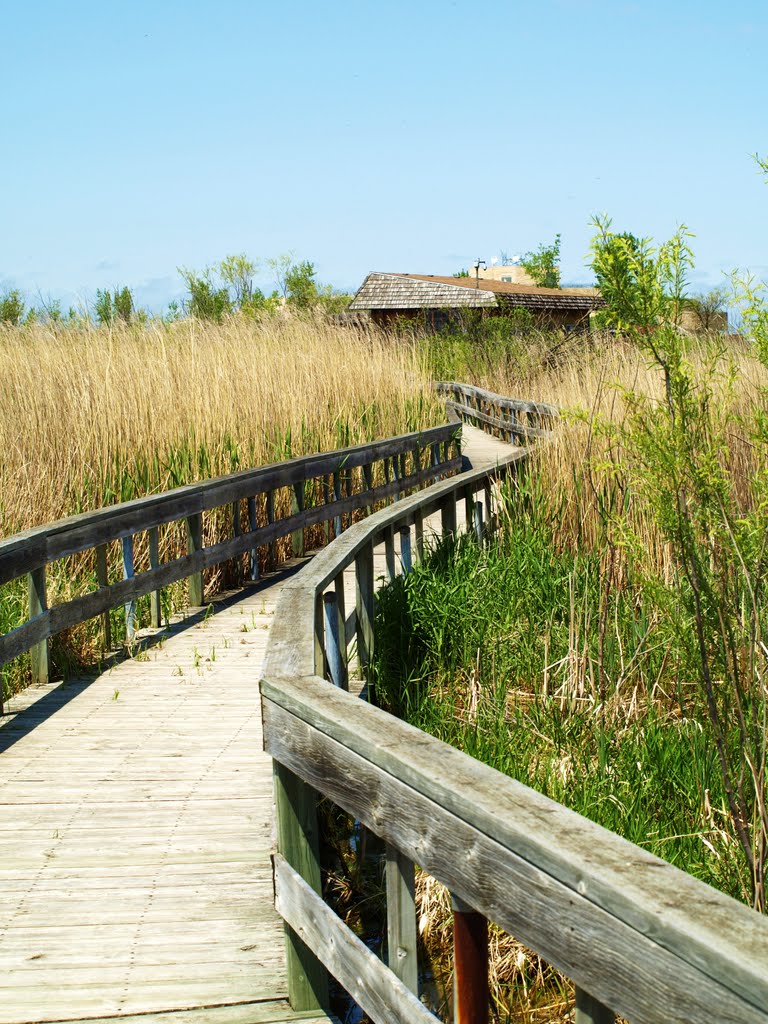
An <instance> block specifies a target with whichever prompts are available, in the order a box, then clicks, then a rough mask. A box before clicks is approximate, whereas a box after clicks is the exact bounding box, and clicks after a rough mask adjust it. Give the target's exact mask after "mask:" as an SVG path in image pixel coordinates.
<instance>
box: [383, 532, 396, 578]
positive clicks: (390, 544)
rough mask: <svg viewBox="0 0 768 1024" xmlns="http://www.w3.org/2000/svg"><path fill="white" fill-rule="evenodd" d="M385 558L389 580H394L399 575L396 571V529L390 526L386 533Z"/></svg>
mask: <svg viewBox="0 0 768 1024" xmlns="http://www.w3.org/2000/svg"><path fill="white" fill-rule="evenodd" d="M384 558H385V561H386V566H387V579H388V580H389V581H390V583H391V582H392V580H393V579H394V578H395V576H396V575H397V571H396V569H395V528H394V526H390V527H389V529H388V530H386V532H385V533H384Z"/></svg>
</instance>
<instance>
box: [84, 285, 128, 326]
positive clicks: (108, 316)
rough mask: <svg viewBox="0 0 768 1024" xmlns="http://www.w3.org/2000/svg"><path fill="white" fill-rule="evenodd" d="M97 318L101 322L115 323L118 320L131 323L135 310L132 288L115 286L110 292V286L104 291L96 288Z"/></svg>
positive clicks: (95, 308)
mask: <svg viewBox="0 0 768 1024" xmlns="http://www.w3.org/2000/svg"><path fill="white" fill-rule="evenodd" d="M93 308H94V312H95V313H96V319H97V320H98V321H99V323H100V324H113V323H115V322H116V321H117V320H122V321H123V322H124V323H130V322H131V320H132V319H133V315H134V312H135V308H134V303H133V295H132V294H131V289H130V288H128V287H125V288H115V290H114V291H113V292H110V290H109V289H108V288H105V289H104V291H102V290H101V289H100V288H97V289H96V302H95V303H94V307H93Z"/></svg>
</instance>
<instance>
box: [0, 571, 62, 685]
mask: <svg viewBox="0 0 768 1024" xmlns="http://www.w3.org/2000/svg"><path fill="white" fill-rule="evenodd" d="M27 597H28V599H29V609H28V611H29V618H30V619H36V618H37V616H38V615H42V614H43V612H46V611H47V610H48V597H47V594H46V585H45V566H44V565H41V566H40V567H39V568H38V569H33V570H32V572H30V573H28V574H27ZM29 653H30V656H31V658H32V682H33V683H49V682H50V681H51V658H50V650H49V647H48V641H47V640H41V641H40V643H39V644H35V646H34V647H32V648H31V649H30V652H29ZM0 685H2V684H1V683H0ZM0 699H1V698H0Z"/></svg>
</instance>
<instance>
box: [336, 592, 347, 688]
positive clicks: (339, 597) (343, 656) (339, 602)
mask: <svg viewBox="0 0 768 1024" xmlns="http://www.w3.org/2000/svg"><path fill="white" fill-rule="evenodd" d="M334 593H335V596H336V614H337V619H338V631H339V658H340V661H341V666H340V667H341V679H340V682H339V686H341V687H342V689H344V690H348V689H349V679H348V675H347V666H348V664H349V654H348V651H347V611H346V598H345V596H344V573H343V572H341V573H339V575H338V576H337V577H336V580H335V581H334Z"/></svg>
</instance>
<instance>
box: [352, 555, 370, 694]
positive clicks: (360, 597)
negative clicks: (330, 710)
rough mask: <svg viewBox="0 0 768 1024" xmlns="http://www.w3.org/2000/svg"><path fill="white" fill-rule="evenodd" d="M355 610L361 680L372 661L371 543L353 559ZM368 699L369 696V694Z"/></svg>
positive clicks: (366, 673)
mask: <svg viewBox="0 0 768 1024" xmlns="http://www.w3.org/2000/svg"><path fill="white" fill-rule="evenodd" d="M355 592H356V593H355V610H356V612H357V660H358V664H359V666H360V672H361V674H362V676H363V679H366V680H367V679H368V668H369V666H370V664H371V661H372V659H373V615H374V594H375V590H374V579H373V543H372V542H370V541H369V542H368V543H367V544H366V545H365V547H364V548H363V549H362V550H361V551H360V552H359V553H358V555H357V557H356V558H355ZM369 697H370V694H369Z"/></svg>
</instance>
